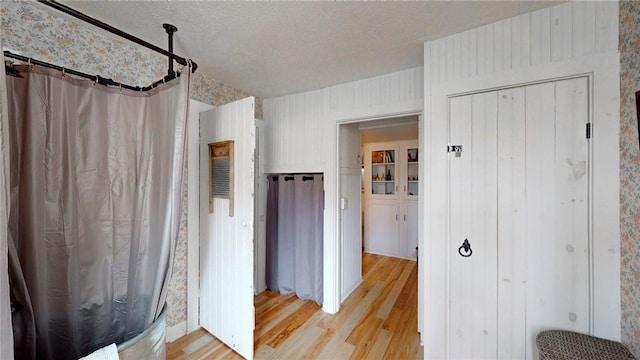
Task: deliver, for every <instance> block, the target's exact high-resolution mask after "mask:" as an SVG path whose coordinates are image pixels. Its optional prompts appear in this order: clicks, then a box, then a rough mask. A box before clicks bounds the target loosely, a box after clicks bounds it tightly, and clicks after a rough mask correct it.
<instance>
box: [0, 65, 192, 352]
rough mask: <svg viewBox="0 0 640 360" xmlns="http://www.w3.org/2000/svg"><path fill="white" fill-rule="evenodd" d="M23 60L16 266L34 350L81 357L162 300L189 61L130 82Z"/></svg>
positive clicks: (130, 329)
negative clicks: (138, 83) (141, 87)
mask: <svg viewBox="0 0 640 360" xmlns="http://www.w3.org/2000/svg"><path fill="white" fill-rule="evenodd" d="M16 68H17V70H18V71H19V72H20V74H21V75H22V76H23V78H13V77H10V78H8V79H7V88H8V94H9V131H10V139H11V142H10V149H11V162H10V164H11V171H10V188H11V210H10V220H9V222H10V226H9V229H10V233H11V237H12V239H13V241H14V244H15V250H16V254H17V257H18V258H17V259H16V262H15V263H16V264H18V265H19V269H13V270H14V271H16V272H18V271H19V273H18V274H16V276H17V277H20V276H22V277H23V278H24V283H25V284H26V289H25V294H26V298H25V299H23V301H25V302H28V300H26V299H30V303H31V306H32V308H33V315H34V321H35V327H36V329H37V337H36V347H35V349H36V356H37V358H38V359H77V358H79V357H81V356H84V355H86V354H89V353H91V352H92V351H93V350H95V349H97V348H99V347H102V346H106V345H108V344H111V343H121V342H123V341H125V340H127V339H129V338H131V337H133V336H135V335H137V334H138V333H140V332H141V331H142V330H144V329H145V328H146V327H147V326H148V325H150V324H151V323H152V322H153V321H154V319H155V318H156V317H157V316H158V315H159V314H160V312H161V310H162V307H163V305H164V301H165V298H166V292H167V289H168V283H169V279H170V277H171V264H172V263H173V254H174V249H175V242H176V237H177V234H178V230H179V216H180V206H181V196H182V185H183V179H182V175H183V171H182V169H183V166H184V156H185V149H186V119H187V116H186V115H187V111H188V108H187V107H188V99H189V80H190V79H189V77H190V71H189V69H185V70H184V71H183V72H182V74H181V76H180V78H178V79H176V80H173V81H171V82H168V83H166V84H163V85H160V86H159V87H158V88H156V89H153V90H150V91H148V92H134V91H129V90H124V89H118V88H112V87H105V86H102V85H96V84H94V83H93V82H91V81H87V80H79V79H75V78H71V77H69V76H65V75H64V74H63V73H61V72H58V71H55V70H51V69H47V68H43V67H38V66H16ZM16 286H19V284H17V285H16ZM24 305H26V304H24Z"/></svg>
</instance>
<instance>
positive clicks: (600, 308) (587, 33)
mask: <svg viewBox="0 0 640 360" xmlns="http://www.w3.org/2000/svg"><path fill="white" fill-rule="evenodd" d="M618 26H619V19H618V3H617V2H606V1H595V2H589V1H572V2H567V3H564V4H561V5H557V6H554V7H550V8H546V9H542V10H539V11H535V12H532V13H529V14H524V15H520V16H517V17H513V18H510V19H506V20H503V21H499V22H496V23H493V24H488V25H485V26H481V27H478V28H475V29H472V30H469V31H466V32H463V33H459V34H455V35H452V36H449V37H446V38H442V39H438V40H434V41H430V42H426V43H425V47H424V59H425V60H424V61H425V64H424V69H423V70H424V75H425V77H424V88H425V104H424V107H425V121H424V125H425V128H424V129H423V130H421V131H423V134H428V136H425V137H423V140H422V143H421V145H422V146H423V148H424V152H425V153H426V154H429V155H427V156H429V158H428V159H427V158H426V157H425V158H424V159H425V160H427V161H426V162H425V166H424V167H423V169H422V178H423V179H425V183H424V188H425V191H424V192H423V196H424V200H425V201H424V204H423V208H422V209H421V210H422V214H424V219H423V220H424V221H425V229H426V230H427V231H425V234H424V237H425V238H427V239H444V238H447V236H448V235H447V234H448V233H447V231H448V230H447V228H446V226H445V225H442V224H446V223H447V219H446V216H445V214H444V212H443V211H442V209H444V208H446V207H447V199H446V194H445V193H446V189H447V182H446V181H445V180H444V179H443V177H442V176H440V174H443V173H446V172H447V167H446V166H447V165H446V161H445V159H446V157H445V156H444V155H440V153H439V152H438V151H440V150H441V149H443V148H444V147H445V145H446V144H447V141H448V138H447V134H448V132H447V131H448V130H447V124H446V118H447V112H446V111H447V110H446V106H445V100H444V98H443V97H441V96H443V94H445V95H446V94H462V93H466V92H472V91H478V90H480V89H486V88H492V87H494V88H495V87H500V86H505V85H507V84H511V85H515V84H518V83H527V82H530V81H541V80H544V79H545V78H557V77H561V76H566V75H569V74H570V75H575V74H578V73H590V74H592V76H593V79H592V81H593V83H592V84H593V88H592V90H593V94H592V96H593V98H592V99H590V101H592V104H593V105H592V111H593V114H592V120H593V121H594V126H598V125H595V124H596V123H597V124H600V125H599V126H598V129H599V130H598V134H597V136H595V137H594V138H593V139H592V146H593V153H592V155H593V162H594V164H595V166H596V167H598V168H599V169H600V171H598V172H595V173H594V174H593V177H594V180H593V184H595V185H594V186H595V187H594V189H593V198H592V201H593V203H594V204H595V205H594V214H593V219H594V225H593V232H594V233H593V234H592V236H593V239H594V242H593V246H594V249H593V254H594V260H593V261H594V263H595V264H598V267H597V269H596V271H595V273H594V274H593V286H594V289H608V290H607V291H602V292H600V293H599V292H597V291H596V292H595V293H594V294H593V299H592V300H593V302H594V309H595V314H594V324H595V325H593V329H592V331H594V334H596V335H597V336H605V337H609V338H612V339H616V338H619V335H616V334H617V333H618V332H619V330H618V329H619V325H618V324H617V322H619V321H618V320H619V317H620V313H619V311H618V310H616V308H618V307H619V305H618V303H619V301H618V300H619V296H618V295H616V294H615V292H614V291H615V290H614V289H616V286H617V285H616V283H617V281H618V280H617V279H618V277H619V276H618V272H619V254H618V249H619V236H618V235H619V232H618V228H619V226H616V224H618V221H619V216H617V214H616V212H617V211H618V210H617V209H618V208H619V205H618V204H612V203H611V202H612V201H614V200H615V201H618V196H617V189H618V183H619V181H618V179H617V177H616V175H615V174H617V173H618V172H617V170H616V168H618V164H617V158H618V150H617V147H618V138H617V136H616V135H615V134H614V132H616V131H619V127H618V122H619V119H618V116H617V115H616V112H617V111H616V109H615V107H616V106H617V105H619V99H618V94H619V91H618V90H619V89H617V88H616V87H617V82H618V75H619V63H618V60H617V58H618V57H617V46H618ZM609 69H610V70H609ZM608 149H612V150H611V151H609V150H608ZM605 156H606V157H608V158H609V161H608V162H607V161H606V160H605ZM605 169H609V170H606V171H605ZM431 174H434V175H433V176H432V177H429V175H431ZM602 174H609V175H602ZM611 174H613V175H611ZM604 184H607V186H604ZM608 188H611V189H612V191H608V190H607V189H608ZM608 199H610V200H608ZM605 209H609V210H610V211H611V212H613V213H612V214H611V215H609V214H607V213H606V212H605ZM605 228H606V229H607V231H608V232H609V234H605V231H603V229H605ZM611 239H613V240H611ZM605 244H606V246H605ZM424 245H425V250H424V252H423V254H424V255H425V258H426V259H425V264H426V265H425V268H424V270H423V273H422V274H423V275H424V279H425V280H424V281H425V285H426V286H425V289H424V291H423V294H424V299H425V306H424V309H425V313H424V315H423V316H424V318H425V319H429V320H428V325H429V326H427V327H426V328H425V329H423V330H424V332H423V334H424V335H423V337H424V339H423V340H424V341H425V343H429V344H431V346H429V347H427V348H426V349H427V350H426V353H425V355H426V356H427V357H430V358H443V357H446V356H447V355H448V354H449V352H448V351H449V350H450V349H447V348H446V345H445V343H446V341H447V340H446V338H445V336H443V332H442V331H441V329H442V328H444V327H446V326H447V321H448V320H447V319H446V317H445V316H444V315H443V314H444V312H445V311H444V310H445V309H446V308H447V306H448V305H447V304H446V302H445V301H444V300H443V299H444V298H445V297H446V296H447V291H448V285H447V283H446V280H445V279H447V276H448V275H447V273H446V268H447V264H445V263H444V260H442V259H443V258H444V257H445V255H446V254H447V244H445V242H444V241H442V242H438V241H431V242H426V243H425V244H424ZM607 248H608V249H610V252H609V253H607V250H606V249H607ZM616 264H618V265H616ZM616 269H617V270H616ZM606 279H608V280H606ZM603 293H607V296H602V295H600V294H603ZM604 309H610V310H609V311H605V310H604ZM616 319H618V320H616ZM426 323H427V322H425V324H426Z"/></svg>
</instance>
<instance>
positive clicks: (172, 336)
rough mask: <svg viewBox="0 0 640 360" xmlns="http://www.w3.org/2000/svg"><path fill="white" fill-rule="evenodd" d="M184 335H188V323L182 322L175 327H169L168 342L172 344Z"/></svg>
mask: <svg viewBox="0 0 640 360" xmlns="http://www.w3.org/2000/svg"><path fill="white" fill-rule="evenodd" d="M184 335H187V322H186V321H181V322H179V323H177V324H175V325H173V326H167V335H166V342H168V343H170V342H172V341H175V340H177V339H178V338H180V337H181V336H184Z"/></svg>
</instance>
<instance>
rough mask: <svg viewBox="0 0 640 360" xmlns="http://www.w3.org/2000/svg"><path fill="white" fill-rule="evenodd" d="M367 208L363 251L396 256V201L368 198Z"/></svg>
mask: <svg viewBox="0 0 640 360" xmlns="http://www.w3.org/2000/svg"><path fill="white" fill-rule="evenodd" d="M367 210H368V211H367V214H366V217H367V221H366V228H365V232H364V235H365V241H364V251H365V252H368V253H372V254H379V255H387V256H398V203H397V201H385V200H369V206H368V209H367Z"/></svg>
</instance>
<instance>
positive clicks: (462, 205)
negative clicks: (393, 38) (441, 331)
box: [449, 93, 498, 359]
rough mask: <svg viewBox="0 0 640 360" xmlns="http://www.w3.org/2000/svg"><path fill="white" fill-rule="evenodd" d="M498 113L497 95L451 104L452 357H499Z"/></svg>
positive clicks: (450, 351)
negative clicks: (457, 148)
mask: <svg viewBox="0 0 640 360" xmlns="http://www.w3.org/2000/svg"><path fill="white" fill-rule="evenodd" d="M496 111H497V94H496V93H483V94H477V95H471V96H464V97H457V98H452V99H451V102H450V116H451V125H450V144H452V145H461V146H462V151H461V152H452V153H450V163H449V166H450V169H449V172H450V179H451V185H450V194H449V201H450V204H451V205H450V223H449V226H450V236H451V237H450V241H451V250H450V251H451V254H450V263H451V267H450V273H451V275H450V276H451V287H450V294H449V297H450V308H451V313H450V315H449V323H450V329H451V330H450V334H449V340H450V350H449V354H450V358H451V359H495V358H496V351H497V348H496V343H497V324H496V320H497V308H496V306H495V304H496V302H497V296H496V294H497V289H496V282H495V279H496V271H497V268H496V261H497V259H496V257H497V253H496V248H497V233H496V232H497V203H496V197H497V186H498V184H497V179H496V171H497V158H496V148H497V116H496V115H497V113H496ZM465 241H466V242H467V243H468V244H470V248H469V249H470V252H469V251H468V250H466V249H465V247H464V245H465ZM459 250H460V252H459ZM463 255H465V256H466V255H470V256H468V257H464V256H463Z"/></svg>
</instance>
